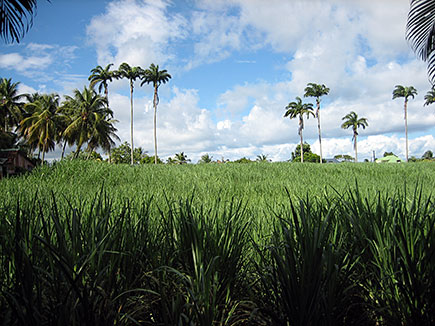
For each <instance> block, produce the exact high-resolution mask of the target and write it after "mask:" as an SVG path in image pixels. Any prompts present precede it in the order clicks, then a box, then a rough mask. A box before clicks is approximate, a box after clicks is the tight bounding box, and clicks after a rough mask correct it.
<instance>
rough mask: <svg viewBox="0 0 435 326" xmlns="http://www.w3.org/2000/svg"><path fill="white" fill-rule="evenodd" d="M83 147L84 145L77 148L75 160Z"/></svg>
mask: <svg viewBox="0 0 435 326" xmlns="http://www.w3.org/2000/svg"><path fill="white" fill-rule="evenodd" d="M81 147H82V145H79V146H77V150H76V152H75V153H74V158H77V157H79V153H80V149H81Z"/></svg>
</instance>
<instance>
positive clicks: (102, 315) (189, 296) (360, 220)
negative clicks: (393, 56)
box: [0, 161, 435, 326]
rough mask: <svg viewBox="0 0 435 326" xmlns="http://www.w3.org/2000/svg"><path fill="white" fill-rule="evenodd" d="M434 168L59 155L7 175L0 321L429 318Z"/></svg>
mask: <svg viewBox="0 0 435 326" xmlns="http://www.w3.org/2000/svg"><path fill="white" fill-rule="evenodd" d="M434 181H435V166H434V165H433V164H431V163H420V164H400V165H375V164H369V163H367V164H339V165H325V164H324V165H316V164H304V165H302V164H290V163H273V164H269V163H265V164H260V163H253V164H203V165H182V166H174V165H172V166H170V165H159V166H153V165H151V166H148V165H146V166H135V167H130V166H122V165H109V164H106V163H101V162H85V161H75V162H62V163H58V164H56V166H55V167H52V168H49V167H43V168H40V169H38V170H36V171H34V172H33V173H32V174H28V175H25V176H21V177H18V178H10V179H4V180H1V181H0V212H1V215H0V218H1V220H0V239H1V242H0V250H1V252H0V282H1V283H0V289H1V297H0V311H2V312H4V313H3V314H2V316H1V317H0V324H6V325H30V324H32V325H60V324H64V325H65V324H68V325H108V324H110V325H112V324H116V325H137V324H139V325H204V326H206V325H207V326H208V325H433V324H434V323H435V319H434V318H435V317H434V316H435V209H434V208H435V206H434V201H433V199H432V191H433V184H434Z"/></svg>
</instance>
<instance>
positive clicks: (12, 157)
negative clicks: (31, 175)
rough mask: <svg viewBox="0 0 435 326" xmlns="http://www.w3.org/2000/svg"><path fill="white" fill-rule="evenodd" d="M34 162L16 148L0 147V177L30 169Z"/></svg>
mask: <svg viewBox="0 0 435 326" xmlns="http://www.w3.org/2000/svg"><path fill="white" fill-rule="evenodd" d="M34 167H35V163H34V162H33V161H32V160H31V159H29V158H28V157H27V155H26V154H25V153H24V152H22V151H20V150H19V149H18V148H10V149H0V179H1V178H4V177H7V176H10V175H16V174H19V173H22V172H25V171H31V170H32V169H33V168H34Z"/></svg>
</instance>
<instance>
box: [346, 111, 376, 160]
mask: <svg viewBox="0 0 435 326" xmlns="http://www.w3.org/2000/svg"><path fill="white" fill-rule="evenodd" d="M341 120H344V122H343V123H342V125H341V128H343V129H349V128H352V131H353V136H352V140H353V149H354V150H355V163H357V162H358V147H357V142H358V128H359V127H362V128H363V129H366V127H367V126H368V125H369V124H368V122H367V119H366V118H358V115H357V114H356V113H355V112H354V111H351V112H350V113H348V114H346V115H345V116H344V117H343V118H342V119H341Z"/></svg>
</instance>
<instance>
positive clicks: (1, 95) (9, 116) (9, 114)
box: [0, 78, 23, 132]
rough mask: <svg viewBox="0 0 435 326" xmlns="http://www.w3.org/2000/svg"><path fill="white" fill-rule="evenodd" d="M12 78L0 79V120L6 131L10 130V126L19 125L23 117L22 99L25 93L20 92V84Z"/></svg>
mask: <svg viewBox="0 0 435 326" xmlns="http://www.w3.org/2000/svg"><path fill="white" fill-rule="evenodd" d="M19 84H20V83H19V82H17V83H13V82H12V79H11V78H9V79H6V78H2V79H1V80H0V121H1V124H0V125H1V126H2V127H3V126H4V131H5V132H8V131H10V129H11V128H10V127H12V126H18V125H19V123H20V121H21V119H22V113H23V112H22V107H23V103H22V102H20V99H21V98H22V97H23V95H21V94H18V85H19Z"/></svg>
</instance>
